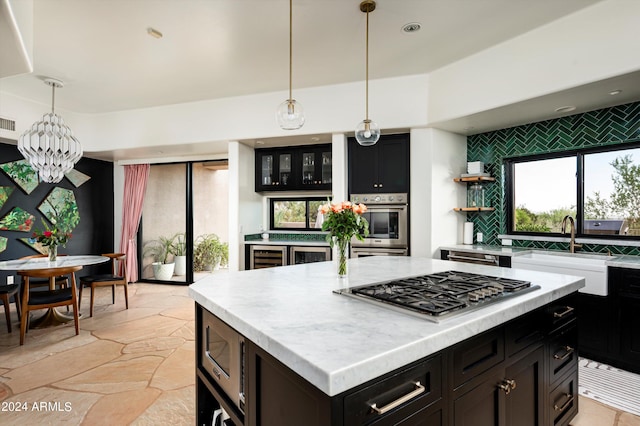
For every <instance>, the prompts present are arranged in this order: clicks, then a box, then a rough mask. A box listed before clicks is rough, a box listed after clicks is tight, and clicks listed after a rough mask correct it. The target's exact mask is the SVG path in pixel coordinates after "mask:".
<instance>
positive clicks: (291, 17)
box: [289, 0, 293, 102]
mask: <svg viewBox="0 0 640 426" xmlns="http://www.w3.org/2000/svg"><path fill="white" fill-rule="evenodd" d="M292 85H293V0H289V102H291V100H292V99H293V96H292V94H291V87H292Z"/></svg>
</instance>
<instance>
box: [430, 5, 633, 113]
mask: <svg viewBox="0 0 640 426" xmlns="http://www.w3.org/2000/svg"><path fill="white" fill-rule="evenodd" d="M638 16H640V1H636V0H605V1H602V2H599V3H596V4H594V5H593V6H590V7H587V8H584V9H582V10H579V11H578V12H576V13H574V14H571V15H568V16H566V17H564V18H562V19H558V20H556V21H553V22H551V23H549V24H547V25H545V26H542V27H539V28H536V29H534V30H532V31H530V32H527V33H525V34H523V35H521V36H519V37H516V38H513V39H511V40H507V41H505V42H503V43H500V44H498V45H496V46H493V47H491V48H489V49H486V50H484V51H482V52H479V53H477V54H475V55H472V56H469V57H467V58H464V59H462V60H460V61H458V62H455V63H453V64H450V65H448V66H445V67H442V68H440V69H438V70H436V71H434V72H432V73H431V74H429V123H437V122H440V121H444V120H447V119H453V118H459V117H465V116H467V115H471V114H474V113H477V112H481V111H487V110H492V109H494V108H497V107H501V106H505V105H510V104H513V103H517V102H520V101H524V100H527V99H532V98H536V97H539V96H542V95H546V94H549V93H554V92H558V91H562V90H565V89H569V88H573V87H577V86H580V85H583V84H587V83H590V82H594V81H599V80H603V79H607V78H611V77H614V76H617V75H621V74H625V73H627V72H631V71H635V70H638V69H640V55H637V54H631V53H630V52H639V51H640V37H639V36H638ZM612 89H613V88H612ZM603 96H607V95H606V94H605V93H603Z"/></svg>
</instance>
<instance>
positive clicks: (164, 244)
mask: <svg viewBox="0 0 640 426" xmlns="http://www.w3.org/2000/svg"><path fill="white" fill-rule="evenodd" d="M172 244H173V238H167V237H162V236H160V237H158V238H157V239H155V240H151V241H147V242H146V243H145V244H144V249H143V251H142V253H143V256H145V257H153V261H154V262H160V263H171V262H168V261H167V260H168V257H169V255H170V254H172V252H171V246H172Z"/></svg>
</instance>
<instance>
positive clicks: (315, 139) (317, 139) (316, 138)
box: [311, 136, 320, 142]
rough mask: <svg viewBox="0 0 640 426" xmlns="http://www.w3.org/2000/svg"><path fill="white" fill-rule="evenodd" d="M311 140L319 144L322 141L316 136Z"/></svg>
mask: <svg viewBox="0 0 640 426" xmlns="http://www.w3.org/2000/svg"><path fill="white" fill-rule="evenodd" d="M311 140H312V141H314V142H318V141H319V140H320V138H319V137H317V136H314V137H312V138H311Z"/></svg>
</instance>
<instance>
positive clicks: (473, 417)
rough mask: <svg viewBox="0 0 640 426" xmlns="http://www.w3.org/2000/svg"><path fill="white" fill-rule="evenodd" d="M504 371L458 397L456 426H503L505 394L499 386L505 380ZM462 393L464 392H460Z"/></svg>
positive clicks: (454, 403) (454, 417)
mask: <svg viewBox="0 0 640 426" xmlns="http://www.w3.org/2000/svg"><path fill="white" fill-rule="evenodd" d="M502 373H503V371H502V370H500V371H499V372H497V373H496V374H495V375H492V376H491V377H489V378H487V380H485V381H484V382H482V383H481V384H480V385H478V386H476V387H474V388H471V389H469V390H467V391H465V392H464V393H463V394H462V395H460V396H456V397H455V400H454V401H453V424H454V425H455V426H501V425H502V424H503V423H501V421H500V419H501V418H503V417H504V414H503V413H501V410H504V398H505V394H504V392H503V391H501V390H500V389H499V388H498V387H497V384H499V383H500V382H501V381H502V379H503V374H502ZM460 393H462V392H460Z"/></svg>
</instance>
